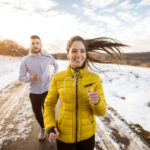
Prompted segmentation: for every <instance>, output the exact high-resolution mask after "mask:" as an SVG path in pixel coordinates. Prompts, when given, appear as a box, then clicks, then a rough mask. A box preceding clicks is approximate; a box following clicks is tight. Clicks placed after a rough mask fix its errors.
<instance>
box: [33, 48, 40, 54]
mask: <svg viewBox="0 0 150 150" xmlns="http://www.w3.org/2000/svg"><path fill="white" fill-rule="evenodd" d="M40 51H41V49H39V48H34V49H32V52H33V53H39V52H40Z"/></svg>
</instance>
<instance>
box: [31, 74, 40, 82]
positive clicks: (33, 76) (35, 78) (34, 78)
mask: <svg viewBox="0 0 150 150" xmlns="http://www.w3.org/2000/svg"><path fill="white" fill-rule="evenodd" d="M38 79H39V76H38V73H35V74H33V75H32V76H31V80H32V81H36V80H38Z"/></svg>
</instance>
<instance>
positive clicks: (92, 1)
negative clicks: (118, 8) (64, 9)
mask: <svg viewBox="0 0 150 150" xmlns="http://www.w3.org/2000/svg"><path fill="white" fill-rule="evenodd" d="M83 2H84V4H85V5H89V6H92V7H95V8H104V7H107V6H109V5H111V4H114V3H117V2H118V0H107V1H106V0H83Z"/></svg>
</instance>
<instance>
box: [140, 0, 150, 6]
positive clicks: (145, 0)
mask: <svg viewBox="0 0 150 150" xmlns="http://www.w3.org/2000/svg"><path fill="white" fill-rule="evenodd" d="M140 5H143V6H147V5H150V0H141V2H140Z"/></svg>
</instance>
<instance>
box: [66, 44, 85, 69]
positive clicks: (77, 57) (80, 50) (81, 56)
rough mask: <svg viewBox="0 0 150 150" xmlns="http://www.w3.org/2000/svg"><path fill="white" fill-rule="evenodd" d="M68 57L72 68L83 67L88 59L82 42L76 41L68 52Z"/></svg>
mask: <svg viewBox="0 0 150 150" xmlns="http://www.w3.org/2000/svg"><path fill="white" fill-rule="evenodd" d="M67 57H68V60H69V62H70V65H71V67H72V68H78V67H81V66H82V64H83V63H84V61H85V59H86V49H85V46H84V44H83V42H82V41H74V42H73V43H72V45H71V47H70V50H69V51H68V52H67Z"/></svg>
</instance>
